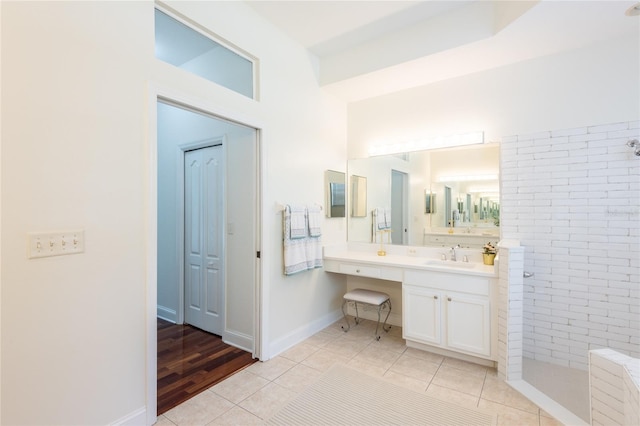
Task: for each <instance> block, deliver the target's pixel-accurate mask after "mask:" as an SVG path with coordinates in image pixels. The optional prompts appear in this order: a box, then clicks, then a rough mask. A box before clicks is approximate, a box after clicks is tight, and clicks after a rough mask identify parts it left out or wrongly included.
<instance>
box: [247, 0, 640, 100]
mask: <svg viewBox="0 0 640 426" xmlns="http://www.w3.org/2000/svg"><path fill="white" fill-rule="evenodd" d="M246 3H248V4H249V5H250V6H251V7H252V8H253V9H255V10H256V11H257V13H259V14H260V15H262V16H263V17H264V18H265V19H267V20H268V21H270V22H272V23H273V24H274V25H275V26H277V27H278V28H280V30H281V31H283V32H284V33H285V34H287V35H288V36H289V37H290V38H292V39H294V40H295V41H297V42H298V43H300V44H301V45H302V46H304V47H305V48H306V49H307V50H309V52H310V53H312V54H314V55H315V56H317V57H318V59H319V64H320V75H319V83H320V84H321V85H322V86H323V87H324V88H325V89H326V90H328V91H330V92H332V93H334V94H335V95H337V96H339V97H341V98H343V99H345V100H346V101H358V100H362V99H366V98H370V97H374V96H380V95H383V94H387V93H393V92H396V91H400V90H404V89H409V88H412V87H417V86H422V85H426V84H430V83H433V82H437V81H441V80H445V79H449V78H453V77H458V76H462V75H465V74H470V73H474V72H479V71H483V70H487V69H491V68H495V67H500V66H504V65H508V64H511V63H515V62H520V61H524V60H528V59H533V58H536V57H541V56H546V55H551V54H554V53H558V52H561V51H565V50H570V49H575V48H579V47H582V46H586V45H589V44H593V43H597V42H599V41H603V40H608V39H614V38H618V37H626V36H629V37H635V38H639V37H640V30H639V29H640V16H631V17H629V16H625V11H626V10H627V9H629V8H630V7H632V6H633V5H634V4H636V3H637V1H633V0H621V1H615V0H604V1H594V0H591V1H567V0H562V1H561V0H540V1H523V0H518V1H506V0H498V1H488V0H487V1H462V0H460V1H451V0H450V1H435V0H429V1H401V0H398V1H381V0H373V1H366V0H364V1H363V0H358V1H346V0H343V1H302V0H299V1H246Z"/></svg>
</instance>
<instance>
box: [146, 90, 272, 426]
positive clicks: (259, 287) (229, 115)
mask: <svg viewBox="0 0 640 426" xmlns="http://www.w3.org/2000/svg"><path fill="white" fill-rule="evenodd" d="M146 101H147V107H146V138H145V156H146V160H145V164H144V165H143V166H144V168H145V169H146V171H147V175H146V182H145V183H146V184H145V193H144V195H143V196H144V198H145V212H146V213H145V220H144V224H145V229H144V232H145V241H146V247H145V255H146V256H145V258H146V287H147V289H146V308H145V330H146V333H145V334H146V356H145V358H146V363H145V366H146V368H145V373H146V374H145V376H146V383H145V386H146V392H145V395H146V402H145V416H146V424H147V425H148V426H151V425H153V424H154V423H155V422H156V421H157V415H156V413H157V409H158V391H157V381H158V358H157V357H158V341H157V334H158V330H157V305H158V270H157V267H158V128H157V125H158V112H157V102H158V101H165V102H168V103H173V104H174V105H178V106H183V107H185V108H187V109H191V110H196V111H202V112H204V113H206V114H209V115H212V116H215V117H219V118H221V119H224V120H228V121H231V122H235V123H238V124H241V125H244V126H247V127H251V128H254V129H256V168H257V169H258V170H257V173H256V178H257V180H258V182H256V192H257V193H256V198H257V199H256V208H257V212H256V222H257V223H256V235H255V248H256V252H263V250H262V241H263V240H264V236H263V233H264V232H265V230H264V229H263V228H262V217H263V212H264V201H263V200H264V199H263V190H264V188H265V187H266V186H265V183H264V182H265V179H266V178H267V176H266V173H265V170H266V167H265V161H266V160H265V157H264V155H263V154H264V147H263V128H264V126H263V125H262V123H261V122H260V120H258V119H256V118H255V117H253V116H250V117H247V116H245V115H244V114H241V113H238V112H237V111H229V110H227V109H224V108H222V107H221V106H220V105H218V104H216V103H214V102H212V101H206V100H204V99H203V98H202V95H201V94H198V93H192V94H187V93H184V92H182V91H179V90H177V89H174V88H169V87H166V86H163V85H161V84H158V83H156V82H152V81H150V82H148V85H147V97H146ZM262 257H263V258H264V256H262ZM255 261H256V264H255V266H256V268H255V270H256V276H255V288H254V302H255V310H256V312H255V320H254V345H253V347H254V353H253V356H254V357H255V358H258V359H262V357H263V354H266V353H267V348H266V342H267V337H266V324H267V321H268V311H267V310H268V305H267V304H266V300H267V298H268V291H267V289H265V288H264V287H263V283H265V282H266V281H265V275H266V274H267V272H268V271H267V268H266V267H265V265H263V263H262V261H261V259H260V258H256V259H255Z"/></svg>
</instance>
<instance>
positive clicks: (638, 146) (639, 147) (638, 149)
mask: <svg viewBox="0 0 640 426" xmlns="http://www.w3.org/2000/svg"><path fill="white" fill-rule="evenodd" d="M627 146H628V147H630V148H635V150H634V153H635V154H636V155H637V156H640V142H638V139H631V140H630V141H629V142H627Z"/></svg>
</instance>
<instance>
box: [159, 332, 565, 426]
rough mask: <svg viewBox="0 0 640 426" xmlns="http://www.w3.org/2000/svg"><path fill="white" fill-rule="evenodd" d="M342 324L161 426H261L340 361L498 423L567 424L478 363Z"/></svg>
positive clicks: (176, 411)
mask: <svg viewBox="0 0 640 426" xmlns="http://www.w3.org/2000/svg"><path fill="white" fill-rule="evenodd" d="M341 325H342V322H341V321H338V322H336V323H334V324H332V325H331V326H329V327H327V328H325V329H324V330H322V331H320V332H319V333H317V334H315V335H313V336H311V337H310V338H308V339H307V340H305V341H304V342H302V343H300V344H298V345H296V346H295V347H293V348H291V349H289V350H288V351H286V352H284V353H283V354H281V355H279V356H277V357H275V358H273V359H271V360H269V361H267V362H257V363H255V364H252V365H251V366H250V367H248V368H246V369H244V370H242V371H240V372H239V373H237V374H235V375H233V376H231V377H230V378H228V379H226V380H225V381H223V382H221V383H218V384H217V385H215V386H213V387H211V388H209V389H208V390H206V391H204V392H202V393H201V394H199V395H197V396H195V397H194V398H192V399H190V400H189V401H187V402H184V403H183V404H181V405H179V406H177V407H175V408H173V409H171V410H169V411H168V412H166V413H165V414H164V415H162V416H159V417H158V422H157V423H156V425H158V426H173V425H177V426H205V425H209V426H214V425H260V424H263V423H264V421H265V420H266V419H268V418H270V417H271V416H272V415H273V414H275V413H276V412H277V411H278V410H280V409H281V408H282V407H283V406H284V405H285V404H287V402H288V401H290V400H291V399H293V398H294V397H295V396H296V395H297V394H298V393H300V392H301V391H302V390H303V389H305V387H306V386H308V385H309V384H311V383H313V381H314V380H316V379H317V377H318V376H320V375H321V374H322V373H323V372H324V371H326V370H327V369H328V368H329V367H331V366H332V365H333V364H335V363H343V364H346V365H348V366H350V367H352V368H355V369H358V370H361V371H363V372H365V373H367V374H369V375H372V376H376V377H381V378H383V379H386V380H389V381H390V382H393V383H395V384H397V385H400V386H404V387H407V388H410V389H413V390H415V391H418V392H424V393H426V394H427V395H430V396H432V397H434V398H440V399H443V400H446V401H448V402H453V403H455V404H458V405H460V406H462V407H477V408H480V409H482V410H484V411H488V412H491V413H496V414H497V415H498V425H505V426H506V425H509V426H512V425H523V426H524V425H536V426H547V425H549V426H551V425H560V424H561V423H559V422H558V421H556V420H555V419H554V418H552V417H551V416H550V415H549V414H547V413H545V412H544V411H543V410H542V409H540V408H539V407H538V406H536V405H535V404H533V403H532V402H530V401H529V400H528V399H526V398H525V397H523V396H522V395H520V394H519V393H518V392H516V391H515V390H513V389H511V388H510V387H509V386H508V385H507V384H506V383H504V382H502V381H501V380H499V379H498V378H497V375H496V371H495V370H494V369H491V368H486V367H483V366H479V365H476V364H471V363H468V362H464V361H459V360H456V359H453V358H447V357H443V356H440V355H436V354H432V353H429V352H424V351H420V350H417V349H413V348H407V347H406V346H405V342H404V340H403V339H402V330H401V329H400V328H399V327H392V328H391V331H389V333H383V336H382V338H381V339H380V341H376V340H375V339H374V338H373V334H374V329H375V323H374V322H372V321H363V322H361V323H360V325H358V326H357V327H352V328H351V330H350V331H349V332H348V333H344V332H343V331H342V330H341V329H340V326H341Z"/></svg>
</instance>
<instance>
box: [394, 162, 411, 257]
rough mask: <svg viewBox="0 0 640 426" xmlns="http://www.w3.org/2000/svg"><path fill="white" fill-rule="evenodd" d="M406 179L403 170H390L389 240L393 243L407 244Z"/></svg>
mask: <svg viewBox="0 0 640 426" xmlns="http://www.w3.org/2000/svg"><path fill="white" fill-rule="evenodd" d="M408 180H409V179H408V175H407V174H406V173H405V172H400V171H398V170H393V169H392V170H391V241H392V242H393V244H403V245H406V244H408V234H407V227H408V226H407V221H408V219H407V210H408V208H407V206H408V205H409V201H408V192H407V181H408Z"/></svg>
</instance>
